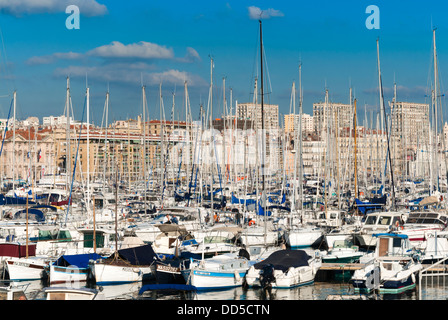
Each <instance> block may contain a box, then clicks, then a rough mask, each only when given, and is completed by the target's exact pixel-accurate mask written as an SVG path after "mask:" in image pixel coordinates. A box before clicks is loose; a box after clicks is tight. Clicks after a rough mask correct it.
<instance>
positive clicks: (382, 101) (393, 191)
mask: <svg viewBox="0 0 448 320" xmlns="http://www.w3.org/2000/svg"><path fill="white" fill-rule="evenodd" d="M376 46H377V54H378V80H379V87H378V88H379V92H380V104H381V105H382V110H383V112H382V114H381V115H384V119H385V122H384V126H385V129H386V141H387V155H388V158H389V170H390V180H391V194H392V199H391V200H392V201H391V202H392V210H395V185H394V170H393V168H392V155H391V154H390V146H389V130H388V128H387V127H388V126H387V116H386V109H385V108H384V95H383V84H382V78H381V68H380V49H379V48H380V47H379V40H378V39H377V40H376ZM381 134H382V133H381ZM386 163H387V159H386ZM385 175H386V173H385V174H384V176H385ZM383 186H384V184H383Z"/></svg>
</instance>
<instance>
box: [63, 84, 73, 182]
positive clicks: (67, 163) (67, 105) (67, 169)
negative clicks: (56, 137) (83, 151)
mask: <svg viewBox="0 0 448 320" xmlns="http://www.w3.org/2000/svg"><path fill="white" fill-rule="evenodd" d="M65 112H66V116H67V129H66V133H65V135H66V138H65V139H66V152H65V174H66V188H67V190H68V188H69V184H70V172H71V160H72V156H71V146H70V78H69V77H67V97H66V100H65Z"/></svg>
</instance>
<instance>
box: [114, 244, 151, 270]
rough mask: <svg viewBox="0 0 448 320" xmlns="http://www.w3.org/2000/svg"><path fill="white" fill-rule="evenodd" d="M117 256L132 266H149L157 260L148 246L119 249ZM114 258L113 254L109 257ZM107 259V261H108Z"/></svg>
mask: <svg viewBox="0 0 448 320" xmlns="http://www.w3.org/2000/svg"><path fill="white" fill-rule="evenodd" d="M118 254H119V256H120V257H121V258H123V259H125V260H127V261H128V262H129V263H130V264H132V265H134V266H149V265H152V264H153V263H154V262H155V261H157V260H159V257H158V256H157V254H156V253H155V252H154V250H153V249H152V246H151V245H150V244H146V245H143V246H139V247H134V248H128V249H121V250H118ZM111 257H112V258H113V257H114V254H112V256H111ZM111 257H109V258H108V259H110V258H111Z"/></svg>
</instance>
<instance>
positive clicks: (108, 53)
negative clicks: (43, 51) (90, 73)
mask: <svg viewBox="0 0 448 320" xmlns="http://www.w3.org/2000/svg"><path fill="white" fill-rule="evenodd" d="M89 56H90V57H97V58H105V59H111V58H115V59H171V60H174V61H178V62H183V63H193V62H197V61H201V57H200V56H199V53H198V52H197V51H196V50H195V49H193V48H191V47H187V53H186V55H185V56H184V57H182V58H175V57H174V52H173V49H172V48H167V47H165V46H161V45H158V44H155V43H151V42H144V41H140V42H138V43H131V44H128V45H124V44H123V43H121V42H119V41H113V42H112V43H111V44H107V45H104V46H100V47H97V48H94V49H92V50H90V51H88V52H87V53H76V52H57V53H53V54H50V55H45V56H35V57H31V58H29V59H28V60H27V61H26V63H27V64H29V65H38V64H50V63H54V62H56V61H57V60H61V59H65V60H75V59H81V58H86V57H89Z"/></svg>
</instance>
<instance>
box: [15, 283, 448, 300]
mask: <svg viewBox="0 0 448 320" xmlns="http://www.w3.org/2000/svg"><path fill="white" fill-rule="evenodd" d="M20 284H23V285H28V288H27V290H26V294H27V296H28V298H29V299H30V298H33V296H34V295H35V294H36V293H37V292H38V291H39V290H41V289H42V288H43V284H42V282H41V281H30V282H21V283H20ZM141 287H142V283H131V284H121V285H108V286H102V290H103V291H102V292H103V294H104V295H105V296H106V299H107V300H135V299H147V300H326V299H327V297H328V296H329V295H354V296H355V297H359V294H355V293H354V290H353V287H352V286H351V285H350V284H349V283H328V282H315V283H314V284H312V285H308V286H304V287H297V288H293V289H273V290H272V295H271V296H266V295H264V294H263V292H262V290H260V289H244V288H241V287H240V288H233V289H228V290H217V291H207V292H196V293H192V292H188V293H185V292H178V291H177V292H174V291H173V292H163V291H146V292H145V293H144V294H143V295H139V290H140V288H141ZM446 288H448V287H442V288H441V287H440V286H432V287H431V286H430V287H427V288H425V290H424V294H425V298H426V299H434V300H441V299H442V300H445V299H447V298H448V296H447V292H448V289H446ZM417 293H418V292H417V290H416V289H415V290H411V291H408V292H405V293H402V294H399V295H392V294H386V295H378V296H375V298H376V299H379V300H418V297H417ZM366 297H369V298H372V297H373V296H372V295H368V296H366Z"/></svg>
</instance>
